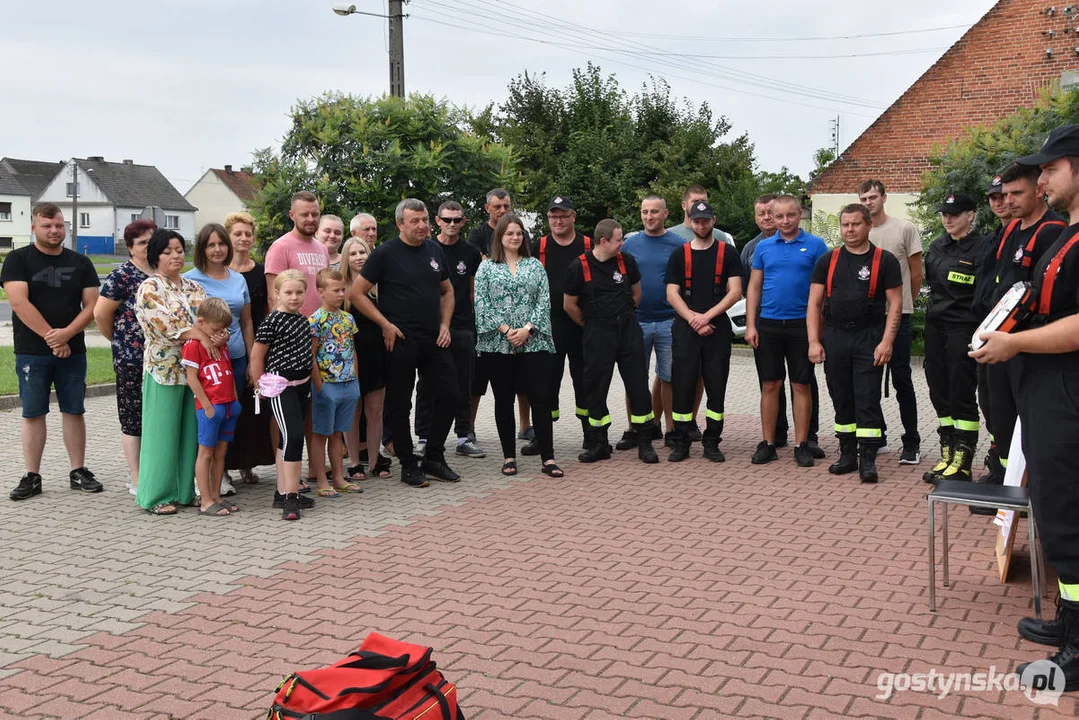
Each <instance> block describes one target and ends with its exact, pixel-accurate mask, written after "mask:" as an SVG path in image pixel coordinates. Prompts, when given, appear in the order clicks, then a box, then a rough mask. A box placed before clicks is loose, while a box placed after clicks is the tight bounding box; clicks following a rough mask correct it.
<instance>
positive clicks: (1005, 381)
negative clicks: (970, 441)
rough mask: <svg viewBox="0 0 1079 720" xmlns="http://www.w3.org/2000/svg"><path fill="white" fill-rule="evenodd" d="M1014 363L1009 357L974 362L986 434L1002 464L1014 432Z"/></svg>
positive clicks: (1009, 450)
mask: <svg viewBox="0 0 1079 720" xmlns="http://www.w3.org/2000/svg"><path fill="white" fill-rule="evenodd" d="M1017 367H1018V365H1017V364H1016V363H1013V362H1011V361H1008V362H1005V363H996V364H995V365H979V366H978V395H979V396H980V397H984V398H985V401H984V402H983V403H982V414H983V415H984V416H985V426H986V427H987V428H989V437H990V438H991V439H992V441H993V444H994V445H996V448H997V456H998V457H999V458H1000V460H1001V462H1002V463H1003V464H1004V465H1005V466H1007V464H1008V455H1009V454H1010V452H1011V447H1012V436H1013V435H1014V434H1015V419H1016V418H1017V417H1019V408H1018V406H1017V404H1016V395H1017V390H1018V388H1017V387H1016V385H1017V382H1016V381H1017V379H1018V378H1016V377H1015V375H1016V373H1015V372H1013V371H1014V370H1015V368H1017ZM983 382H984V383H985V387H984V389H983V388H982V383H983Z"/></svg>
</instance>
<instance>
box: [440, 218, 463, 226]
mask: <svg viewBox="0 0 1079 720" xmlns="http://www.w3.org/2000/svg"><path fill="white" fill-rule="evenodd" d="M438 219H439V220H441V221H442V222H444V223H449V224H450V225H459V224H460V223H463V222H464V221H465V219H464V218H463V217H454V218H448V217H441V216H439V218H438Z"/></svg>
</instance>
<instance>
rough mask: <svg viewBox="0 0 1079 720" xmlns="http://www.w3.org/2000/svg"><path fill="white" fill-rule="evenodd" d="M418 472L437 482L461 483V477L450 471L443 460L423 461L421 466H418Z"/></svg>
mask: <svg viewBox="0 0 1079 720" xmlns="http://www.w3.org/2000/svg"><path fill="white" fill-rule="evenodd" d="M420 470H422V471H423V474H424V475H426V476H427V477H429V478H433V479H435V480H438V481H439V482H448V483H455V482H461V476H460V475H458V474H457V473H455V472H454V471H453V470H452V469H450V466H449V465H447V464H446V461H445V460H424V461H423V464H421V465H420Z"/></svg>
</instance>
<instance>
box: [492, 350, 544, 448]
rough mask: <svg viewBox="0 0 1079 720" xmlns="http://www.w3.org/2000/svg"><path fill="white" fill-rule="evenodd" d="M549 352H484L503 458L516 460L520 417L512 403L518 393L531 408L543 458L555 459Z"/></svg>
mask: <svg viewBox="0 0 1079 720" xmlns="http://www.w3.org/2000/svg"><path fill="white" fill-rule="evenodd" d="M552 355H553V353H546V352H522V353H514V354H508V353H507V354H503V353H484V355H483V356H484V358H485V359H486V362H487V363H488V368H489V369H490V371H491V372H490V378H491V390H492V391H494V395H495V427H496V428H498V441H499V443H501V445H502V456H503V457H507V458H513V457H517V418H516V416H515V414H514V411H513V403H514V401H515V400H516V399H517V393H519V392H520V393H522V394H523V395H524V396H525V397H527V398H528V402H529V404H530V405H531V406H532V427H533V428H535V430H536V444H538V445H539V451H540V458H541V459H543V460H545V461H546V460H552V459H554V430H553V428H552V426H551V423H552V420H551V404H552V397H553V395H554V393H553V392H552V390H551V362H552V360H551V356H552Z"/></svg>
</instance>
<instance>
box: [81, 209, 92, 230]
mask: <svg viewBox="0 0 1079 720" xmlns="http://www.w3.org/2000/svg"><path fill="white" fill-rule="evenodd" d="M79 227H81V228H88V227H90V213H79Z"/></svg>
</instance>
